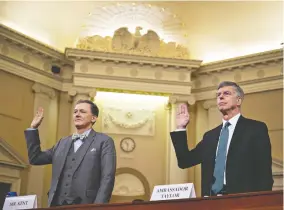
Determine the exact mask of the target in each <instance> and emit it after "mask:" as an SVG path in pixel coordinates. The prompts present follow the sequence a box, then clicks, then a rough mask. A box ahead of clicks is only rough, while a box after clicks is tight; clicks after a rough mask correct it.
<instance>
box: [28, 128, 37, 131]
mask: <svg viewBox="0 0 284 210" xmlns="http://www.w3.org/2000/svg"><path fill="white" fill-rule="evenodd" d="M27 130H28V131H29V130H37V128H27Z"/></svg>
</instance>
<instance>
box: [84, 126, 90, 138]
mask: <svg viewBox="0 0 284 210" xmlns="http://www.w3.org/2000/svg"><path fill="white" fill-rule="evenodd" d="M91 130H92V129H91V128H90V129H89V130H86V131H85V132H84V133H82V135H83V134H84V135H85V136H86V138H87V137H88V136H89V134H90V132H91Z"/></svg>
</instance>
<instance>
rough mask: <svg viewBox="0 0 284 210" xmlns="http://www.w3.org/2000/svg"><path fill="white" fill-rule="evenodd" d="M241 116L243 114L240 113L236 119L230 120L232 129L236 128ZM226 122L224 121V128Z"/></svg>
mask: <svg viewBox="0 0 284 210" xmlns="http://www.w3.org/2000/svg"><path fill="white" fill-rule="evenodd" d="M240 116H241V113H239V114H237V115H235V116H234V117H232V118H231V119H229V123H230V124H231V126H232V127H236V125H237V122H238V120H239V118H240ZM226 122H227V121H226V120H224V119H223V127H224V126H225V123H226Z"/></svg>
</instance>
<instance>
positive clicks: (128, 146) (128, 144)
mask: <svg viewBox="0 0 284 210" xmlns="http://www.w3.org/2000/svg"><path fill="white" fill-rule="evenodd" d="M135 146H136V145H135V141H134V140H133V139H132V138H129V137H127V138H124V139H122V140H121V141H120V148H121V149H122V150H123V151H124V152H132V151H133V150H134V149H135Z"/></svg>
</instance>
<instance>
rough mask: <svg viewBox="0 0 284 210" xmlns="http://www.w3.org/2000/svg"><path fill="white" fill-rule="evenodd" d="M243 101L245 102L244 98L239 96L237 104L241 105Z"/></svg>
mask: <svg viewBox="0 0 284 210" xmlns="http://www.w3.org/2000/svg"><path fill="white" fill-rule="evenodd" d="M242 102H243V99H242V98H241V97H238V99H237V105H238V106H241V104H242Z"/></svg>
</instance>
